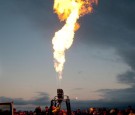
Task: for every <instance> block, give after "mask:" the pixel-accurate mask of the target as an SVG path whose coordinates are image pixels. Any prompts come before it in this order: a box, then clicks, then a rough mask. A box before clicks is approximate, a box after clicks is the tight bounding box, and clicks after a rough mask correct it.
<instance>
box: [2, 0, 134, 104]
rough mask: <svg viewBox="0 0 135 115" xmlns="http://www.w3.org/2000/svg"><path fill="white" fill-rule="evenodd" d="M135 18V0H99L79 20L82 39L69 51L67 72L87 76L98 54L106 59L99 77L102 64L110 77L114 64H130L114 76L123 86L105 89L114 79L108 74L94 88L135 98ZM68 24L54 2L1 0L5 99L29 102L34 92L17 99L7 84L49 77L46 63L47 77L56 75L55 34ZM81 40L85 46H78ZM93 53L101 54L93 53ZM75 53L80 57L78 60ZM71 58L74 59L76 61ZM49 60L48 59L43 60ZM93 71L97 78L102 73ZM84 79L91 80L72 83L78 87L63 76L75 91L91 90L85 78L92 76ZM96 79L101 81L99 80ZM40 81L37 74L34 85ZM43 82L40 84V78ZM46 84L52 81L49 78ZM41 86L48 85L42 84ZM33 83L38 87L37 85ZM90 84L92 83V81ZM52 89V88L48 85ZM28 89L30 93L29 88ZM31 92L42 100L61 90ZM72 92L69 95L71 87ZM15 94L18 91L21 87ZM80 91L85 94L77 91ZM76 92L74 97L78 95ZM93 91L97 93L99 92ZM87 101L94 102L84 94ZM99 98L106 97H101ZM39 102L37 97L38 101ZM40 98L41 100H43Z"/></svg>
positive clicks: (119, 98) (111, 96) (118, 97)
mask: <svg viewBox="0 0 135 115" xmlns="http://www.w3.org/2000/svg"><path fill="white" fill-rule="evenodd" d="M134 21H135V1H134V0H99V3H98V5H94V10H93V13H91V14H88V15H86V16H84V17H81V18H80V19H79V21H78V22H79V23H80V25H81V28H80V29H79V30H78V31H77V32H76V34H75V38H76V39H75V41H74V45H73V47H72V48H71V53H70V51H69V57H68V60H69V65H68V64H67V70H66V69H65V76H66V75H67V76H68V75H74V74H75V76H77V75H84V76H85V74H86V73H87V71H85V70H88V71H89V69H91V67H89V66H93V64H92V65H91V64H88V65H87V62H91V59H90V58H91V55H92V57H93V56H94V58H95V57H96V58H97V59H99V61H100V63H102V65H101V66H100V67H99V66H98V64H97V63H95V67H94V68H96V69H97V70H95V71H96V72H97V73H98V75H100V70H102V67H103V68H104V70H103V72H102V74H103V73H105V72H106V73H108V74H107V75H109V72H108V70H107V68H108V67H109V64H112V63H116V64H118V65H122V64H124V65H125V66H126V67H125V68H126V69H121V68H120V67H122V68H123V65H122V66H117V65H116V66H117V67H115V66H114V67H112V75H114V76H115V78H116V81H115V84H121V87H118V86H116V87H115V84H114V85H113V83H112V84H111V85H112V86H110V87H109V88H108V87H107V85H106V87H105V86H103V87H102V85H103V84H102V83H104V82H106V83H107V82H108V83H111V82H112V78H111V77H110V78H109V79H111V80H110V81H107V80H105V77H103V78H101V79H102V80H101V81H102V82H101V83H100V80H99V77H97V82H96V84H98V85H97V87H96V86H95V85H96V84H95V85H93V86H92V87H94V92H95V93H97V94H98V95H99V96H101V97H102V99H103V100H104V99H105V100H108V101H112V100H116V101H118V102H122V101H123V100H124V102H135V98H133V97H135V22H134ZM62 25H63V22H62V23H60V22H59V20H58V18H57V15H56V14H54V13H53V0H0V76H1V77H0V79H1V80H0V83H1V85H0V87H1V89H0V92H2V93H0V97H1V98H0V101H1V100H4V99H8V98H9V99H14V98H20V100H21V102H24V103H25V101H24V100H23V99H25V98H28V97H29V98H30V95H31V94H29V96H28V97H27V96H26V97H25V96H23V97H20V95H19V97H16V96H14V95H12V94H11V92H9V91H8V90H9V89H8V88H6V89H5V91H3V87H5V85H3V84H4V83H5V84H6V85H7V84H11V85H12V84H14V82H13V81H14V80H13V79H16V80H17V81H19V80H23V81H24V82H26V81H27V80H28V82H30V81H31V76H32V75H34V74H36V75H37V76H38V75H39V76H40V78H43V76H44V69H45V68H46V67H44V65H49V66H48V67H47V69H49V71H47V70H46V71H45V72H46V73H47V72H48V73H47V74H46V75H48V76H49V77H50V76H52V75H53V74H52V73H53V72H54V70H53V58H52V57H51V53H52V49H51V38H52V37H53V35H54V33H55V31H57V30H58V29H59V28H61V27H62ZM78 44H81V45H80V46H78ZM77 48H78V49H77ZM41 49H42V50H41ZM97 49H98V50H97ZM76 51H77V52H76ZM91 51H92V52H96V53H92V52H91ZM74 52H76V54H74ZM112 52H113V53H112ZM44 54H45V55H44ZM86 54H87V55H86ZM82 55H84V58H85V61H84V63H83V62H80V65H81V64H84V66H85V69H84V68H81V67H80V65H78V67H77V68H75V70H74V71H71V70H70V69H69V68H71V69H72V68H74V65H75V64H78V61H80V60H81V59H82V58H83V56H82ZM70 56H71V57H70ZM72 56H73V57H75V59H74V58H73V57H72ZM81 56H82V57H81ZM107 56H108V57H107ZM115 56H116V57H117V56H118V57H119V58H118V59H114V57H115ZM77 57H78V58H77ZM71 58H72V59H73V60H71ZM44 60H47V61H45V62H43V61H44ZM48 60H49V61H48ZM51 61H52V62H51ZM74 61H76V63H75V64H73V62H74ZM42 62H43V63H42ZM67 63H68V62H67ZM71 63H72V64H73V65H72V64H71ZM108 63H109V64H108ZM85 64H86V65H85ZM96 64H97V65H96ZM71 65H72V67H71ZM88 67H89V68H88ZM94 68H93V69H94ZM113 69H114V70H115V69H116V70H117V71H119V70H120V72H117V73H116V74H114V73H113V71H114V70H113ZM116 70H115V71H116ZM16 71H17V72H16ZM33 71H37V73H33ZM121 71H122V72H121ZM68 72H69V73H71V72H72V74H69V73H68ZM73 72H75V73H73ZM85 72H86V73H85ZM96 72H95V73H96ZM110 73H111V72H110ZM19 75H20V77H18V78H17V77H16V76H19ZM23 75H24V76H25V75H26V79H27V80H25V77H24V78H22V77H21V76H23ZM88 75H89V76H92V75H97V74H91V75H90V74H88ZM112 75H110V76H112ZM29 76H30V77H29ZM86 76H87V74H86ZM101 76H104V75H101ZM105 76H106V75H105ZM84 78H85V80H86V81H85V80H83V85H80V83H81V82H82V81H81V80H80V82H78V84H77V83H75V85H76V86H74V85H71V86H72V88H71V87H70V88H69V87H68V83H71V84H72V83H73V80H74V79H75V78H74V77H73V78H68V79H66V77H65V79H66V80H67V82H68V83H67V85H66V82H64V80H63V82H64V83H65V85H64V88H65V89H66V88H67V89H68V88H69V89H72V90H71V91H73V90H74V91H75V90H76V91H80V92H83V91H82V90H86V89H87V88H86V87H85V85H84V84H85V82H86V83H87V81H88V80H90V78H87V77H84ZM43 79H44V78H43ZM46 79H50V80H49V81H50V82H52V81H53V82H55V80H52V79H53V78H51V77H50V78H46ZM78 79H81V77H78ZM91 79H93V80H95V79H96V78H91ZM109 79H108V80H109ZM36 80H37V78H35V81H34V83H36ZM70 81H71V82H70ZM38 83H39V84H40V81H39V82H38ZM45 83H46V84H47V81H46V82H45ZM28 84H29V83H28ZM28 84H27V83H26V84H25V85H26V86H27V85H28ZM41 84H44V83H43V82H41ZM17 85H18V84H15V85H14V87H15V86H17ZM122 85H123V87H122ZM22 86H23V84H21V85H20V87H19V90H20V89H21V88H22ZM31 86H33V87H34V85H32V84H31ZM87 86H89V87H91V86H90V85H87ZM108 86H109V85H108ZM14 87H13V88H14ZM13 88H12V89H13ZM46 88H49V87H48V86H46ZM51 89H52V92H53V91H55V89H54V88H53V87H52V88H51ZM30 90H31V89H30ZM90 91H91V90H90ZM90 91H89V92H90ZM92 91H93V90H92ZM26 92H29V90H27V91H26ZM31 92H38V94H39V98H40V97H41V98H42V96H43V97H44V96H46V100H48V99H49V95H50V94H52V95H54V94H55V93H52V92H49V91H48V90H47V91H46V93H42V92H44V90H43V89H41V90H40V87H39V88H36V90H34V89H33V90H32V91H31ZM31 92H30V93H31ZM67 92H68V93H69V92H70V91H67ZM14 93H15V94H16V93H17V91H15V92H14ZM69 94H70V93H69ZM76 94H80V93H78V92H77V93H76ZM71 95H73V96H74V95H75V94H71ZM80 95H81V94H80ZM89 95H90V94H89ZM93 95H96V94H94V93H93ZM22 98H23V99H22ZM81 99H83V98H81ZM84 99H85V100H86V99H87V100H90V99H88V98H86V97H84ZM96 99H99V100H101V98H99V97H98V96H97V98H96ZM33 101H34V100H33ZM33 101H32V100H31V99H30V101H29V103H32V104H33V103H34V102H33ZM35 102H37V99H35ZM38 102H40V99H39V100H38Z"/></svg>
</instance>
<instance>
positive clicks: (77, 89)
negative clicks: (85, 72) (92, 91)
mask: <svg viewBox="0 0 135 115" xmlns="http://www.w3.org/2000/svg"><path fill="white" fill-rule="evenodd" d="M72 90H74V91H80V90H83V88H74V89H72Z"/></svg>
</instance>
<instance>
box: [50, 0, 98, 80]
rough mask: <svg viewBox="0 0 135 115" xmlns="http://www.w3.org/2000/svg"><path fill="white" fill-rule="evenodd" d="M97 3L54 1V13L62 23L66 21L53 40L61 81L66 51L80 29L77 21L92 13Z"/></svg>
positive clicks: (93, 0)
mask: <svg viewBox="0 0 135 115" xmlns="http://www.w3.org/2000/svg"><path fill="white" fill-rule="evenodd" d="M97 2H98V0H54V12H55V13H57V15H58V17H59V19H60V21H65V25H64V26H63V27H62V29H61V30H59V31H57V32H56V33H55V35H54V37H53V39H52V44H53V49H54V53H53V56H54V67H55V70H56V72H58V74H59V79H62V71H63V67H64V63H65V51H66V50H67V49H69V48H70V47H71V45H72V43H73V39H74V34H75V33H74V32H75V31H76V30H77V29H78V28H79V27H80V26H79V24H78V23H77V20H78V19H79V17H81V16H83V15H85V14H87V13H89V12H92V9H93V8H92V4H93V3H96V4H97Z"/></svg>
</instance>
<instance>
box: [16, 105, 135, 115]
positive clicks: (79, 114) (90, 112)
mask: <svg viewBox="0 0 135 115" xmlns="http://www.w3.org/2000/svg"><path fill="white" fill-rule="evenodd" d="M53 114H54V115H67V110H64V109H62V110H61V109H59V110H58V112H56V113H55V112H53ZM14 115H49V107H47V106H46V107H45V108H44V109H41V107H40V106H39V107H36V108H35V110H34V111H16V109H14ZM71 115H135V110H134V109H133V108H132V107H131V106H129V107H127V108H126V109H118V108H111V109H110V108H89V109H83V110H81V109H76V110H74V111H73V110H72V111H71Z"/></svg>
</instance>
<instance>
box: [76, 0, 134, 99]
mask: <svg viewBox="0 0 135 115" xmlns="http://www.w3.org/2000/svg"><path fill="white" fill-rule="evenodd" d="M134 4H135V1H127V0H119V1H115V0H107V1H106V0H101V1H99V4H98V6H97V7H95V10H94V12H93V14H91V15H90V16H86V18H83V17H82V19H81V20H80V23H81V28H80V30H79V31H78V33H77V36H78V37H81V38H83V39H81V41H82V42H84V43H85V44H87V45H88V46H96V47H99V48H106V47H107V48H108V49H109V48H112V49H115V51H116V55H118V56H120V57H121V59H122V60H123V62H124V63H125V64H127V65H128V66H129V68H131V69H129V70H128V71H125V72H124V73H121V74H119V75H118V76H116V77H117V80H118V83H122V84H127V85H129V86H130V87H129V88H125V89H100V90H98V92H100V93H102V97H103V100H108V101H110V102H113V101H117V102H127V101H129V102H135V99H134V96H135V93H134V92H135V45H134V44H135V39H134V38H135V23H134V20H135V15H134V13H135V7H134Z"/></svg>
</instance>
